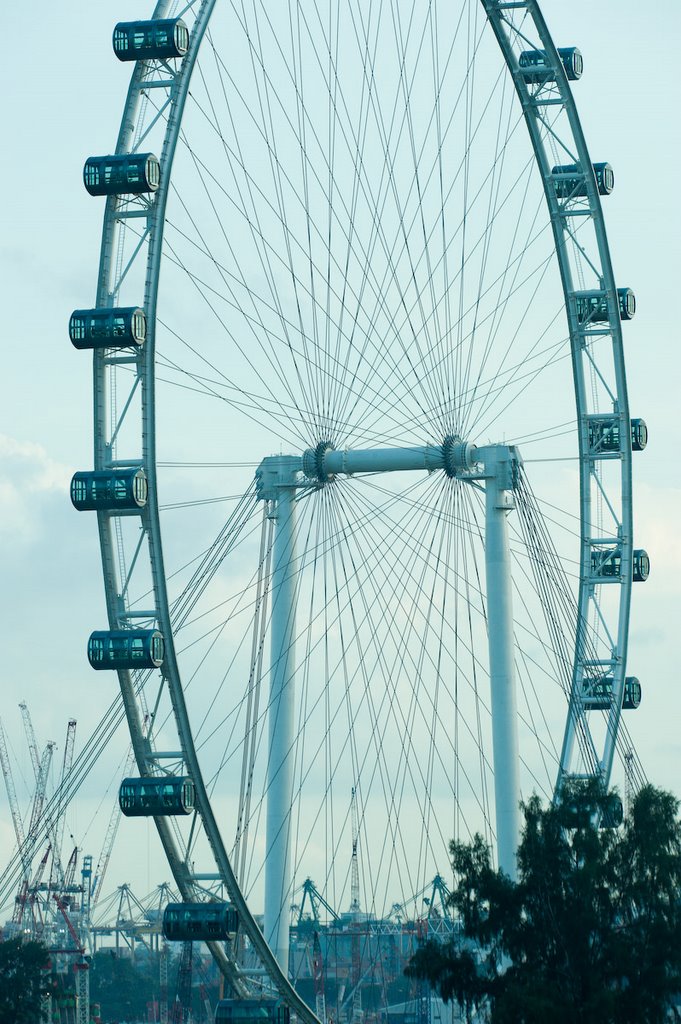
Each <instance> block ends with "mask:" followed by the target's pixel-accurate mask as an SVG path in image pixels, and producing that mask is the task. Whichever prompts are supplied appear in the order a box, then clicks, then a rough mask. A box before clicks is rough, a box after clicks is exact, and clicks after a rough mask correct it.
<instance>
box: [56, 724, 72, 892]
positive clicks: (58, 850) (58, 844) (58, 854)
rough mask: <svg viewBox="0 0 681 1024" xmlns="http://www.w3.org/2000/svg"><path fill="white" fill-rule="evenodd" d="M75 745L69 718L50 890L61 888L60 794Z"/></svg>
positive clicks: (61, 820)
mask: <svg viewBox="0 0 681 1024" xmlns="http://www.w3.org/2000/svg"><path fill="white" fill-rule="evenodd" d="M75 744H76V720H75V718H70V719H69V723H68V726H67V727H66V742H65V744H64V759H63V761H62V768H61V780H60V783H59V790H58V792H59V794H60V798H59V801H58V803H57V813H56V819H57V820H56V825H55V834H54V848H53V851H52V865H51V870H50V889H54V888H57V887H59V886H63V883H64V874H63V870H62V865H61V847H62V842H63V839H64V824H65V811H66V808H65V807H64V806H63V805H62V800H61V794H62V793H63V792H64V791H65V788H66V787H65V786H64V783H65V781H66V779H67V777H68V774H69V772H70V771H71V765H72V764H73V751H74V747H75Z"/></svg>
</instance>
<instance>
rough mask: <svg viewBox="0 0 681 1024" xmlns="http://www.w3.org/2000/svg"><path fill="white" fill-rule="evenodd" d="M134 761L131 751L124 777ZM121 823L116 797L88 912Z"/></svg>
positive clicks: (93, 905) (98, 889)
mask: <svg viewBox="0 0 681 1024" xmlns="http://www.w3.org/2000/svg"><path fill="white" fill-rule="evenodd" d="M134 760H135V755H134V754H133V752H132V749H131V750H130V751H129V753H128V759H127V761H126V765H125V770H124V776H125V775H129V774H130V773H131V771H132V766H133V763H134ZM120 823H121V808H120V806H119V803H118V797H116V801H115V803H114V808H113V811H112V812H111V817H110V818H109V825H108V827H107V830H106V836H105V837H104V844H103V846H102V852H101V853H100V855H99V860H98V861H97V867H96V868H95V873H94V877H93V879H92V889H91V892H90V910H91V911H93V910H94V909H95V906H96V903H97V900H98V899H99V895H100V893H101V891H102V885H103V882H104V876H105V875H106V869H107V868H108V866H109V860H110V859H111V851H112V850H113V845H114V842H115V841H116V833H117V832H118V826H119V825H120Z"/></svg>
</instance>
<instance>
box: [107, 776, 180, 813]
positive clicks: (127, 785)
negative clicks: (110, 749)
mask: <svg viewBox="0 0 681 1024" xmlns="http://www.w3.org/2000/svg"><path fill="white" fill-rule="evenodd" d="M194 798H195V791H194V783H193V782H192V780H191V779H190V778H189V777H188V776H186V775H177V776H173V775H157V776H153V777H147V778H141V779H123V781H122V782H121V786H120V789H119V791H118V804H119V806H120V809H121V811H122V812H123V814H124V815H125V816H126V818H146V817H150V816H152V815H154V816H156V817H159V816H169V815H177V814H191V812H192V811H193V810H194Z"/></svg>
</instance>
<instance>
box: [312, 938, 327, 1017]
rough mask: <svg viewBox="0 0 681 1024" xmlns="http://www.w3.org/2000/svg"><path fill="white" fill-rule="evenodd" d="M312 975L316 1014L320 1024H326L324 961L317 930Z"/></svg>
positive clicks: (314, 941)
mask: <svg viewBox="0 0 681 1024" xmlns="http://www.w3.org/2000/svg"><path fill="white" fill-rule="evenodd" d="M310 966H311V968H312V970H311V974H312V980H313V982H314V1001H315V1013H316V1014H317V1020H319V1021H320V1024H326V995H325V993H324V961H323V960H322V947H321V944H320V942H319V932H318V931H316V930H315V932H314V935H313V938H312V963H311V965H310Z"/></svg>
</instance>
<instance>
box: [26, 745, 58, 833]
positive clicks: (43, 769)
mask: <svg viewBox="0 0 681 1024" xmlns="http://www.w3.org/2000/svg"><path fill="white" fill-rule="evenodd" d="M55 746H56V744H54V743H52V742H50V743H48V744H47V746H46V747H45V749H44V750H43V756H42V757H41V759H40V767H39V769H38V781H37V782H36V787H35V795H34V797H33V807H32V808H31V820H30V822H29V826H28V838H29V841H30V840H32V839H35V838H36V837H37V835H38V831H39V829H40V824H41V818H42V813H43V807H44V805H45V793H46V791H47V778H48V775H49V773H50V765H51V764H52V754H53V753H54V748H55Z"/></svg>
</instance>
